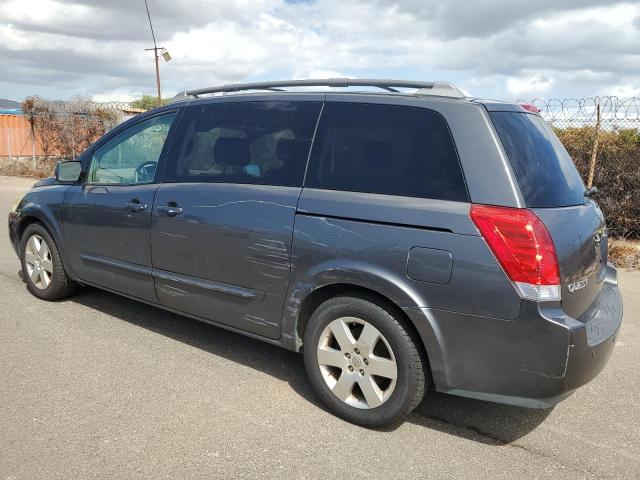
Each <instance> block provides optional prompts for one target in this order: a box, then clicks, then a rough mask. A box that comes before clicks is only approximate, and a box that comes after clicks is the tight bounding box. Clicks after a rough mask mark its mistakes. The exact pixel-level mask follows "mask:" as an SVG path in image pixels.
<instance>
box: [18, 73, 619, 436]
mask: <svg viewBox="0 0 640 480" xmlns="http://www.w3.org/2000/svg"><path fill="white" fill-rule="evenodd" d="M299 86H304V87H314V86H316V87H354V86H355V87H362V88H360V89H359V91H352V90H348V89H344V88H343V89H341V90H340V91H335V90H327V89H325V91H320V90H318V91H313V90H312V89H310V88H307V89H304V90H303V91H300V90H299V89H298V91H295V89H294V90H292V89H291V88H290V87H299ZM376 89H379V90H376ZM408 89H409V90H408ZM232 92H233V93H232ZM530 110H531V109H529V108H523V107H522V106H520V105H517V104H512V103H502V102H497V101H489V100H480V99H475V98H468V97H466V96H465V95H464V94H462V92H461V91H460V90H458V89H456V88H455V87H454V86H452V85H450V84H448V83H444V82H414V81H392V80H352V79H328V80H304V81H300V80H298V81H283V82H268V83H257V84H245V85H227V86H223V87H217V88H208V89H201V90H193V91H189V92H185V93H184V94H182V96H180V97H178V98H177V99H176V101H174V102H173V103H171V104H169V105H166V106H163V107H160V108H156V109H154V110H151V111H149V112H146V113H144V114H141V115H139V116H137V117H135V118H132V119H130V120H128V121H127V122H125V123H123V124H121V125H119V126H118V127H117V128H115V129H114V130H112V131H110V132H109V133H107V134H106V135H105V136H104V137H102V138H101V139H99V140H98V141H97V142H95V143H94V144H93V145H92V146H91V147H90V148H89V149H88V150H87V151H86V152H84V153H83V154H82V155H81V156H80V157H79V158H78V159H77V161H74V162H64V163H60V164H58V166H57V168H56V175H55V178H51V179H47V180H44V181H41V182H39V183H37V184H36V185H35V186H34V187H33V188H32V189H31V190H30V191H29V192H28V193H27V194H26V195H25V196H24V198H22V199H21V200H20V201H19V202H18V203H17V204H16V205H15V207H14V208H13V211H12V212H11V213H10V215H9V235H10V238H11V242H12V244H13V246H14V248H15V250H16V253H17V254H18V256H19V258H20V260H21V262H22V272H23V277H24V280H25V282H26V285H27V288H28V289H29V291H30V292H31V293H32V294H33V295H35V296H36V297H38V298H40V299H43V300H50V301H53V300H59V299H62V298H65V297H67V296H69V295H71V294H72V293H73V291H74V290H75V288H76V286H77V285H90V286H94V287H98V288H102V289H105V290H108V291H110V292H114V293H117V294H119V295H124V296H126V297H130V298H134V299H137V300H140V301H142V302H146V303H148V304H151V305H155V306H158V307H160V308H164V309H166V310H170V311H172V312H176V313H180V314H182V315H185V316H188V317H191V318H194V319H197V320H202V321H205V322H209V323H211V324H213V325H216V326H220V327H223V328H227V329H230V330H233V331H235V332H239V333H243V334H245V335H249V336H251V337H254V338H258V339H261V340H264V341H266V342H270V343H273V344H275V345H280V346H282V347H284V348H287V349H290V350H293V351H297V352H302V353H303V354H304V364H305V367H306V370H307V373H308V377H309V381H310V383H311V385H312V386H313V389H314V390H315V392H316V394H317V395H318V397H319V398H320V399H321V400H322V401H323V402H324V403H325V404H326V406H327V407H328V409H329V410H331V411H332V412H334V413H335V414H336V415H338V416H340V417H342V418H344V419H346V420H348V421H351V422H354V423H357V424H360V425H364V426H368V427H378V426H382V425H387V424H391V423H397V422H399V421H401V420H402V419H404V418H405V416H406V415H408V414H409V413H410V412H411V411H412V410H413V409H414V408H415V407H416V406H417V405H418V404H419V403H420V401H421V400H422V398H423V396H424V395H425V392H428V391H430V390H437V391H440V392H446V393H449V394H455V395H462V396H467V397H473V398H477V399H483V400H489V401H493V402H501V403H506V404H512V405H519V406H524V407H538V408H546V407H550V406H552V405H554V404H555V403H557V402H559V401H560V400H562V399H564V398H566V397H567V396H568V395H570V394H571V393H572V392H573V391H574V390H575V389H577V388H578V387H580V386H582V385H584V384H585V383H587V382H588V381H590V380H591V379H593V378H594V377H595V376H596V375H597V374H598V373H599V372H600V371H601V370H602V368H603V367H604V365H605V364H606V363H607V360H608V358H609V356H610V354H611V352H612V349H613V347H614V342H615V340H616V335H617V332H618V329H619V327H620V323H621V321H622V299H621V295H620V291H619V289H618V286H617V280H616V270H615V268H613V267H612V266H611V265H609V264H608V263H607V228H606V225H605V220H604V218H603V215H602V212H601V211H600V209H599V208H598V205H597V204H596V202H595V201H594V200H593V199H592V198H591V194H592V193H593V192H592V190H586V189H585V185H584V184H583V182H582V180H581V178H580V176H579V174H578V172H577V171H576V169H575V167H574V165H573V163H572V161H571V158H570V157H569V155H568V154H567V152H566V150H565V149H564V148H563V146H562V145H561V143H560V142H559V140H558V139H557V137H556V136H555V134H554V132H553V130H552V129H551V128H550V127H549V126H548V125H547V124H546V123H545V122H544V120H543V119H542V118H541V117H540V116H539V115H537V114H536V113H535V112H532V111H530ZM247 393H248V394H250V392H247Z"/></svg>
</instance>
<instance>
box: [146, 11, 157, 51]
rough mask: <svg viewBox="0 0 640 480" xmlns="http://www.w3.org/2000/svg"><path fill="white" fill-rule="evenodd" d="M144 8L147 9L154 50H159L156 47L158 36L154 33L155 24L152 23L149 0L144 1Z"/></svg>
mask: <svg viewBox="0 0 640 480" xmlns="http://www.w3.org/2000/svg"><path fill="white" fill-rule="evenodd" d="M144 6H145V8H146V9H147V18H148V19H149V27H150V28H151V37H152V38H153V48H158V47H157V46H156V35H155V34H154V33H153V24H152V23H151V14H150V13H149V4H148V3H147V0H144Z"/></svg>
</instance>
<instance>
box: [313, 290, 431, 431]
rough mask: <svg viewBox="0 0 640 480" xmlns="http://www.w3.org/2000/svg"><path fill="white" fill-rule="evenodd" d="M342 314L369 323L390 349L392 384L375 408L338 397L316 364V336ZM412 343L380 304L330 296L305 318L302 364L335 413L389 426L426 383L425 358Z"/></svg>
mask: <svg viewBox="0 0 640 480" xmlns="http://www.w3.org/2000/svg"><path fill="white" fill-rule="evenodd" d="M342 317H356V318H358V319H362V320H364V321H366V322H368V323H370V324H371V325H372V326H374V327H375V328H377V329H378V331H379V332H380V333H381V334H382V335H383V336H384V338H385V340H386V341H387V343H388V344H389V346H390V347H391V349H392V350H393V355H394V356H395V361H396V364H397V379H396V384H395V388H394V389H393V391H392V393H391V394H390V396H389V397H388V399H387V400H386V401H385V402H384V403H382V404H381V405H380V406H377V407H375V408H369V409H362V408H357V407H354V406H351V405H349V404H347V403H345V402H343V401H342V400H341V399H339V398H338V397H337V396H336V395H334V393H333V392H332V391H331V389H330V387H329V386H328V385H327V383H326V382H325V380H324V378H323V374H322V371H321V369H320V367H319V365H318V352H317V349H318V342H319V341H320V337H321V336H322V334H323V331H324V330H325V328H326V327H327V326H328V325H329V324H330V323H331V322H333V321H334V320H336V319H339V318H342ZM354 338H355V337H354ZM416 343H417V339H414V338H413V335H412V334H411V333H410V331H408V330H407V328H405V326H404V325H403V322H402V320H400V319H399V318H398V317H397V316H396V314H394V313H393V310H392V309H390V308H387V307H385V306H384V304H378V303H377V302H375V300H373V299H365V298H360V297H355V296H340V297H334V298H331V299H329V300H327V301H325V302H324V303H322V304H321V305H320V306H319V307H318V308H317V309H316V311H315V312H314V313H313V315H312V316H311V318H310V319H309V323H308V325H307V328H306V331H305V334H304V363H305V368H306V370H307V375H308V377H309V380H310V382H311V386H312V387H313V389H314V391H315V392H316V394H317V395H318V397H320V399H321V400H322V402H323V403H324V404H325V405H326V406H327V407H328V408H329V410H330V411H331V412H333V413H334V414H336V415H337V416H338V417H340V418H343V419H344V420H347V421H349V422H352V423H355V424H358V425H361V426H364V427H368V428H377V427H383V426H392V425H395V424H397V423H400V422H402V421H403V420H404V419H405V418H406V417H407V416H408V415H409V413H411V412H412V411H413V409H415V408H416V407H417V406H418V405H419V404H420V402H421V401H422V398H423V397H424V393H425V389H426V387H427V376H426V375H425V364H426V361H425V360H423V356H422V355H421V353H420V350H419V349H418V347H417V346H416ZM343 371H344V370H343ZM340 375H341V374H340Z"/></svg>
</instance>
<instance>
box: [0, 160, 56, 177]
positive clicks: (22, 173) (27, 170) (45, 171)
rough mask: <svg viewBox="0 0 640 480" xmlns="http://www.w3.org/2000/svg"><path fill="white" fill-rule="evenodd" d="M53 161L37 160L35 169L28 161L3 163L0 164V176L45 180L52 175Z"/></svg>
mask: <svg viewBox="0 0 640 480" xmlns="http://www.w3.org/2000/svg"><path fill="white" fill-rule="evenodd" d="M55 166H56V160H55V159H38V160H37V163H36V167H35V168H34V167H33V163H32V162H31V160H29V161H12V162H10V161H6V160H5V161H4V162H2V163H0V175H5V176H12V177H30V178H38V179H40V178H47V177H50V176H52V175H53V171H54V169H55Z"/></svg>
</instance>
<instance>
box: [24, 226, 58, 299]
mask: <svg viewBox="0 0 640 480" xmlns="http://www.w3.org/2000/svg"><path fill="white" fill-rule="evenodd" d="M24 262H25V265H26V267H27V275H29V280H30V281H31V283H32V284H33V285H34V286H35V287H36V288H39V289H40V290H44V289H46V288H47V287H49V285H50V284H51V276H52V275H53V262H52V260H51V250H50V249H49V245H47V242H45V241H44V239H43V238H42V237H41V236H40V235H32V236H31V237H29V240H27V246H26V248H25V251H24Z"/></svg>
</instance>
